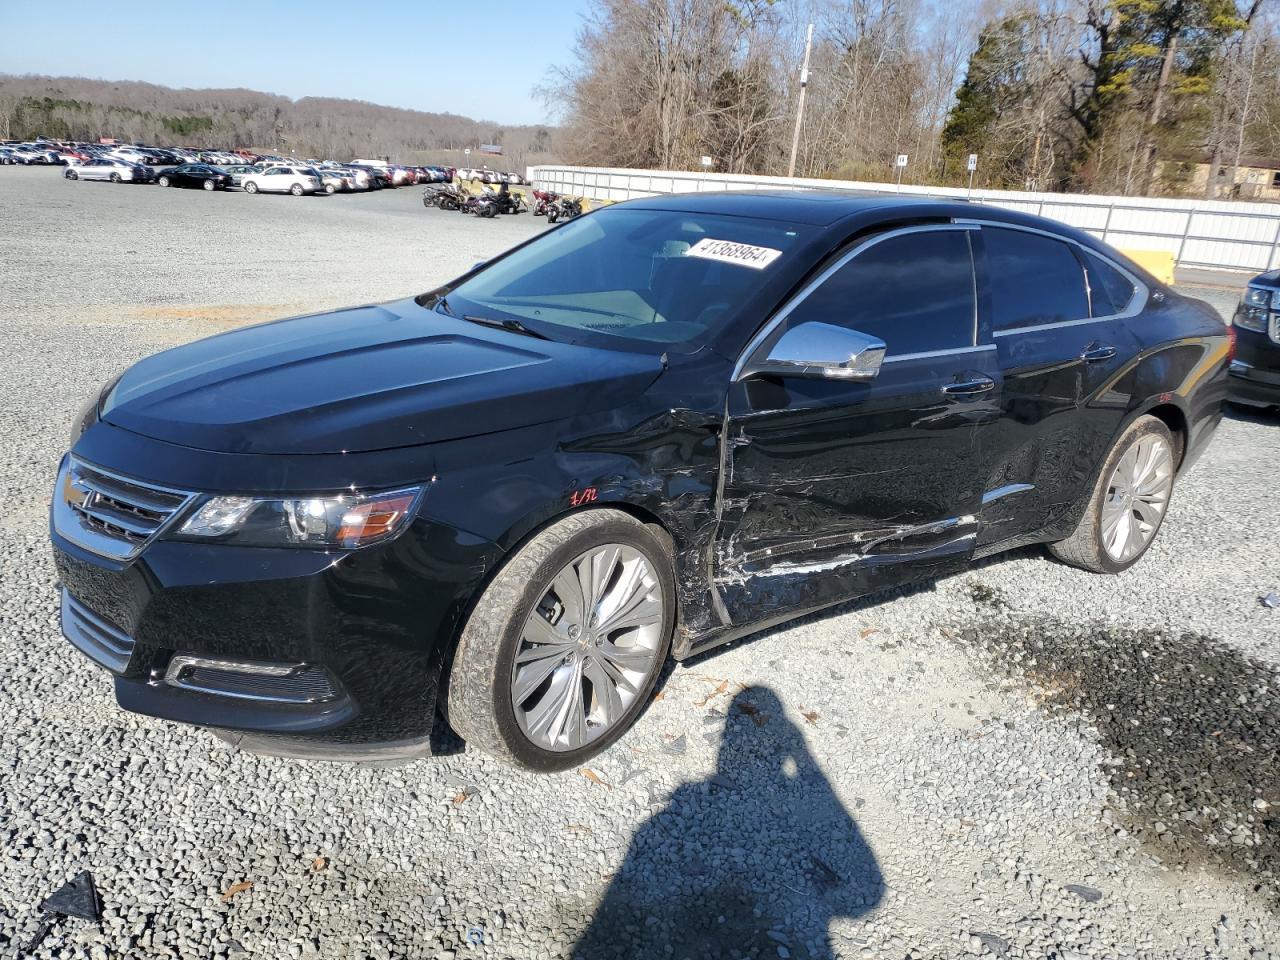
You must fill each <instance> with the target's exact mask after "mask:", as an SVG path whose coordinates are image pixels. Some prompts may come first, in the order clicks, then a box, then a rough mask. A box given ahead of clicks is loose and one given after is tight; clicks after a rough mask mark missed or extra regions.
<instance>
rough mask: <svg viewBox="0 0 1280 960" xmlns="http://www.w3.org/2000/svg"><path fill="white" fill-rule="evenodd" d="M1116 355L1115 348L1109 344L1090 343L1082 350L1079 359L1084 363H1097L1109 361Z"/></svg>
mask: <svg viewBox="0 0 1280 960" xmlns="http://www.w3.org/2000/svg"><path fill="white" fill-rule="evenodd" d="M1115 355H1116V348H1115V347H1113V346H1111V344H1109V343H1091V344H1089V346H1087V347H1085V348H1084V353H1082V354H1080V359H1081V360H1083V361H1084V362H1085V363H1097V362H1098V361H1099V360H1110V359H1111V358H1112V357H1114V356H1115Z"/></svg>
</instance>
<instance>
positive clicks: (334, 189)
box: [324, 183, 338, 196]
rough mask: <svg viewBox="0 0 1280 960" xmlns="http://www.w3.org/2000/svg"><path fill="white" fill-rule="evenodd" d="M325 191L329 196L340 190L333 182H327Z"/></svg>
mask: <svg viewBox="0 0 1280 960" xmlns="http://www.w3.org/2000/svg"><path fill="white" fill-rule="evenodd" d="M324 192H325V193H326V194H328V195H329V196H333V195H334V194H335V193H337V192H338V188H337V187H335V186H334V185H333V184H332V183H326V184H325V185H324Z"/></svg>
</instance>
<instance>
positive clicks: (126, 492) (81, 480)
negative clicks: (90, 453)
mask: <svg viewBox="0 0 1280 960" xmlns="http://www.w3.org/2000/svg"><path fill="white" fill-rule="evenodd" d="M195 497H196V494H195V493H192V492H190V491H186V490H173V489H171V488H169V487H162V486H159V485H157V484H153V483H147V482H146V481H144V480H136V479H134V478H132V477H125V476H121V475H120V474H118V473H113V472H111V471H109V470H103V469H102V468H101V467H96V466H94V465H93V464H90V463H86V462H85V461H83V460H80V459H78V458H76V457H72V456H68V457H67V458H66V459H65V460H63V462H62V467H61V468H60V469H59V471H58V483H57V487H56V488H55V490H54V495H53V525H54V529H55V530H57V531H58V533H59V534H61V535H62V536H64V537H66V538H67V539H68V540H70V541H71V542H72V543H75V544H78V545H79V546H81V547H84V548H85V549H86V550H89V551H91V552H92V553H96V554H98V555H100V556H103V557H107V558H108V559H111V560H121V561H123V560H131V559H133V558H134V557H135V556H137V555H138V553H139V552H140V551H141V550H142V548H143V547H144V546H146V545H147V544H148V543H149V542H150V541H151V540H152V539H153V538H154V537H155V536H156V535H157V534H159V533H160V532H161V531H162V530H163V529H164V528H165V527H166V526H167V525H168V524H169V523H170V522H171V521H172V520H173V519H174V518H175V517H177V516H178V514H180V513H181V512H182V511H183V509H184V508H185V507H186V506H187V505H188V504H190V503H191V501H192V500H194V499H195Z"/></svg>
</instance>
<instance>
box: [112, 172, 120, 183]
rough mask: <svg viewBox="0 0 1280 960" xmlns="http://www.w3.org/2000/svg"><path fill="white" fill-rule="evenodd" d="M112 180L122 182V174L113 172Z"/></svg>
mask: <svg viewBox="0 0 1280 960" xmlns="http://www.w3.org/2000/svg"><path fill="white" fill-rule="evenodd" d="M111 182H112V183H119V182H120V174H118V173H113V174H112V175H111Z"/></svg>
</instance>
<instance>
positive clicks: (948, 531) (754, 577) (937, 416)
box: [715, 347, 1001, 624]
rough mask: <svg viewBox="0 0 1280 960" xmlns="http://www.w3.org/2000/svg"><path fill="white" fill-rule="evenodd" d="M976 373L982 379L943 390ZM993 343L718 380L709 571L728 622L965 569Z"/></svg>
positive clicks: (984, 448) (983, 467)
mask: <svg viewBox="0 0 1280 960" xmlns="http://www.w3.org/2000/svg"><path fill="white" fill-rule="evenodd" d="M980 377H987V378H990V380H991V381H992V387H991V389H989V390H987V391H986V392H983V393H979V394H974V395H949V394H947V393H944V387H946V386H948V385H950V384H953V383H957V382H965V381H967V380H969V379H974V378H980ZM999 381H1000V374H999V369H998V367H997V365H996V363H995V351H994V350H992V349H990V348H985V347H979V348H974V349H971V350H966V351H962V352H951V353H948V354H946V355H943V356H931V357H919V358H909V357H904V358H900V359H897V360H890V361H887V362H886V363H885V365H884V366H883V368H882V369H881V371H880V374H879V376H878V377H877V378H876V379H875V380H874V381H871V382H870V383H840V382H836V381H828V380H804V379H799V378H789V377H788V378H762V379H756V380H749V381H745V382H738V383H735V384H733V385H732V386H731V387H730V389H729V397H728V415H727V418H726V424H727V429H726V449H725V473H724V482H723V491H722V496H721V502H720V522H719V526H718V529H717V535H716V544H715V561H716V563H715V579H716V584H717V587H718V589H719V591H720V595H721V597H722V599H723V601H724V612H725V614H726V615H727V617H728V618H729V621H730V622H731V623H733V624H739V623H742V622H745V621H749V620H751V619H754V618H757V617H760V616H764V615H767V614H768V613H769V612H770V611H771V610H774V609H778V608H782V607H790V608H793V609H803V608H808V607H815V606H821V605H823V604H826V603H831V602H834V601H837V600H840V599H843V598H846V597H850V596H853V595H855V594H859V593H865V592H867V591H869V590H875V589H878V588H880V587H882V586H888V585H892V584H894V583H899V582H903V581H905V580H909V579H913V578H916V577H919V576H930V575H938V574H940V573H942V572H945V571H946V570H949V569H952V568H954V567H957V566H959V565H962V564H963V563H964V562H965V561H966V560H967V558H968V557H969V555H970V554H971V552H972V549H973V543H974V538H975V535H976V532H977V516H978V513H979V510H980V507H981V502H982V495H983V492H984V487H983V482H984V480H985V478H986V476H987V474H988V473H989V469H988V464H989V462H990V460H991V458H992V457H993V455H994V451H993V449H992V447H991V441H990V436H989V434H990V432H991V430H992V428H993V427H994V425H995V424H996V423H997V422H998V420H999V416H1000V392H1001V391H1000V382H999Z"/></svg>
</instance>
